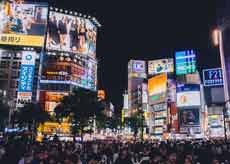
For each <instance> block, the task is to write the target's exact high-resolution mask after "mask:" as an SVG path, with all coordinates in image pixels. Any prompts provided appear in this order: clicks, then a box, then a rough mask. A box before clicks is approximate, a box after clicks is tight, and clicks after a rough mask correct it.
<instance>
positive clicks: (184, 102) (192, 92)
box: [177, 84, 201, 107]
mask: <svg viewBox="0 0 230 164" xmlns="http://www.w3.org/2000/svg"><path fill="white" fill-rule="evenodd" d="M200 105H201V95H200V85H199V84H178V85H177V107H189V106H200Z"/></svg>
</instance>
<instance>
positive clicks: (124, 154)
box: [120, 149, 128, 158]
mask: <svg viewBox="0 0 230 164" xmlns="http://www.w3.org/2000/svg"><path fill="white" fill-rule="evenodd" d="M127 156H128V150H127V149H122V150H121V154H120V157H121V158H126V157H127Z"/></svg>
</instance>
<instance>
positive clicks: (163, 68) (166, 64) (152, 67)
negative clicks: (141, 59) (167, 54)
mask: <svg viewBox="0 0 230 164" xmlns="http://www.w3.org/2000/svg"><path fill="white" fill-rule="evenodd" d="M173 71H174V64H173V59H160V60H152V61H148V74H149V75H156V74H160V73H169V72H173Z"/></svg>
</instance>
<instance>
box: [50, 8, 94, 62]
mask: <svg viewBox="0 0 230 164" xmlns="http://www.w3.org/2000/svg"><path fill="white" fill-rule="evenodd" d="M47 32H48V34H47V41H46V48H47V49H48V50H57V51H64V52H73V53H77V54H79V55H83V56H91V57H93V58H95V57H96V38H97V28H96V26H95V25H94V24H93V23H92V22H91V21H90V20H89V19H85V18H82V17H77V16H72V15H67V14H64V13H59V12H55V11H50V13H49V22H48V31H47Z"/></svg>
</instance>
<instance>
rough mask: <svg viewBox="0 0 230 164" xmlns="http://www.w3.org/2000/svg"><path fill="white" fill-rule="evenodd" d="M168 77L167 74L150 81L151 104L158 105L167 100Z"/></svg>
mask: <svg viewBox="0 0 230 164" xmlns="http://www.w3.org/2000/svg"><path fill="white" fill-rule="evenodd" d="M166 90H167V75H166V73H163V74H160V75H157V76H155V77H152V78H150V79H149V80H148V94H149V103H150V104H157V103H161V102H164V101H165V99H166Z"/></svg>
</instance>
